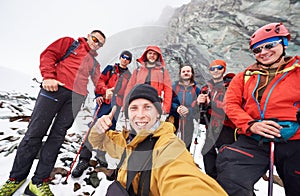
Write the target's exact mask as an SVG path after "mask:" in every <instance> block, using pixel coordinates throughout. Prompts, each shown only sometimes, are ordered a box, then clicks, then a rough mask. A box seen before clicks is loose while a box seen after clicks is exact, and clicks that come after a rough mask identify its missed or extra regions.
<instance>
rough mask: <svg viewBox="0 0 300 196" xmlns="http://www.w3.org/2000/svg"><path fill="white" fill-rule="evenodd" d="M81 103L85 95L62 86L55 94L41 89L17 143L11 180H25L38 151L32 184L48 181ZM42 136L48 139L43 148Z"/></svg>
mask: <svg viewBox="0 0 300 196" xmlns="http://www.w3.org/2000/svg"><path fill="white" fill-rule="evenodd" d="M84 100H85V96H83V95H79V94H76V93H74V92H72V91H70V90H68V89H66V88H64V87H59V89H58V91H56V92H48V91H46V90H44V89H41V90H40V92H39V95H38V97H37V100H36V103H35V107H34V110H33V113H32V116H31V119H30V122H29V125H28V129H27V132H26V134H25V136H24V138H23V139H22V141H21V143H20V144H19V147H18V150H17V154H16V156H15V159H14V164H13V167H12V170H11V172H10V178H15V179H16V180H19V181H21V180H23V179H25V178H27V176H28V174H29V172H30V169H31V167H32V164H33V161H34V159H35V157H36V156H37V154H38V152H39V150H40V149H41V150H40V158H39V161H38V164H37V167H36V170H35V173H34V176H33V177H32V181H33V183H41V182H42V181H44V180H46V179H47V178H49V176H50V173H51V172H52V170H53V168H54V165H55V162H56V159H57V156H58V153H59V149H60V147H61V145H62V143H63V142H64V139H65V135H66V133H67V130H68V129H69V128H70V127H71V126H72V124H73V122H74V119H75V117H76V115H77V114H78V112H79V111H80V108H81V105H82V103H83V102H84ZM50 126H51V129H50V130H49V131H48V129H49V128H50ZM47 132H48V134H47ZM45 136H46V138H47V139H46V141H45V143H44V145H43V147H42V143H43V138H44V137H45Z"/></svg>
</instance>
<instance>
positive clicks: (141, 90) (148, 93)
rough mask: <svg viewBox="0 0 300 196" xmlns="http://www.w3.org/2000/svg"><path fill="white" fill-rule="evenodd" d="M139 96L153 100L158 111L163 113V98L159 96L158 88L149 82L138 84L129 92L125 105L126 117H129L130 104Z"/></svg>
mask: <svg viewBox="0 0 300 196" xmlns="http://www.w3.org/2000/svg"><path fill="white" fill-rule="evenodd" d="M138 98H144V99H147V100H149V101H151V102H152V103H153V104H154V106H155V107H156V109H157V111H158V113H159V114H160V115H161V114H162V106H161V99H160V97H159V96H158V93H157V90H156V89H155V88H153V87H152V86H150V85H149V84H138V85H136V86H134V87H133V88H132V89H131V91H130V92H129V93H128V95H127V97H126V101H125V105H124V112H125V117H126V118H127V119H128V106H129V104H130V103H131V102H132V101H133V100H135V99H138Z"/></svg>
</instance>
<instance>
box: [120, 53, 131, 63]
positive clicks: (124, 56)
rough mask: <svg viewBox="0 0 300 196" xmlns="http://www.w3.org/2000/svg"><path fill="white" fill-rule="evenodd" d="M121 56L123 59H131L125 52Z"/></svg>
mask: <svg viewBox="0 0 300 196" xmlns="http://www.w3.org/2000/svg"><path fill="white" fill-rule="evenodd" d="M121 58H122V59H126V60H128V61H130V60H131V58H130V57H129V56H127V55H125V54H123V55H122V56H121Z"/></svg>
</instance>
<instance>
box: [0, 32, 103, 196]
mask: <svg viewBox="0 0 300 196" xmlns="http://www.w3.org/2000/svg"><path fill="white" fill-rule="evenodd" d="M74 41H75V40H74V39H73V38H70V37H63V38H60V39H58V40H56V41H55V42H53V43H52V44H50V45H49V46H48V47H47V48H46V49H45V50H44V51H43V52H42V54H41V56H40V71H41V74H42V77H43V82H42V84H41V87H42V88H41V90H40V92H39V95H38V98H37V100H36V103H35V107H34V110H33V113H32V116H31V120H30V123H29V125H28V130H27V132H26V134H25V136H24V138H23V139H22V141H21V143H20V144H19V147H18V150H17V154H16V156H15V160H14V164H13V167H12V170H11V172H10V176H9V180H7V181H6V183H5V184H4V185H3V186H2V187H1V189H0V195H12V194H13V193H14V192H15V191H16V190H17V189H18V188H20V186H21V185H22V184H23V183H24V182H25V181H26V178H27V176H28V174H29V172H30V169H31V167H32V164H33V161H34V159H35V157H36V156H37V154H38V152H39V150H40V149H41V151H40V158H39V161H38V164H37V167H36V170H35V173H34V176H33V177H32V179H31V181H30V183H29V185H28V186H27V188H26V190H25V194H27V195H39V196H40V195H45V196H46V195H47V196H49V195H53V193H52V192H51V190H50V188H49V185H48V182H49V176H50V173H51V171H52V169H53V167H54V165H55V162H56V159H57V155H58V152H59V149H60V147H61V145H62V143H63V142H64V138H65V135H66V132H67V130H68V129H69V128H70V127H71V126H72V124H73V122H74V119H75V117H76V115H77V113H78V112H79V110H80V108H81V105H82V103H83V102H84V100H85V97H86V95H87V84H88V78H89V76H90V77H91V79H92V81H93V83H94V85H95V86H96V85H97V82H98V79H99V76H100V64H99V63H98V62H97V60H96V59H95V57H96V56H97V52H96V51H97V50H98V49H99V48H101V47H102V46H103V45H104V43H105V35H104V34H103V33H102V32H101V31H99V30H94V31H92V32H91V33H90V34H88V36H87V38H83V37H80V38H79V39H78V43H79V44H77V46H76V48H75V49H74V50H73V51H72V52H71V53H70V54H69V55H68V57H66V58H63V57H64V55H65V54H66V53H67V51H68V50H69V49H70V47H71V46H72V45H73V43H75V42H74ZM50 126H51V128H50ZM49 128H50V130H49V133H48V134H47V132H48V129H49ZM46 135H48V137H47V139H46V141H45V143H44V146H43V147H42V140H43V138H44V136H46Z"/></svg>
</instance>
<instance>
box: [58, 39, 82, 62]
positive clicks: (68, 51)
mask: <svg viewBox="0 0 300 196" xmlns="http://www.w3.org/2000/svg"><path fill="white" fill-rule="evenodd" d="M79 45H80V43H79V41H77V40H74V41H73V43H72V44H71V46H70V47H69V48H68V50H67V52H66V53H65V55H64V56H63V57H62V58H61V59H60V61H62V60H64V59H65V58H67V57H68V56H70V54H71V53H74V50H76V48H78V46H79Z"/></svg>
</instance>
